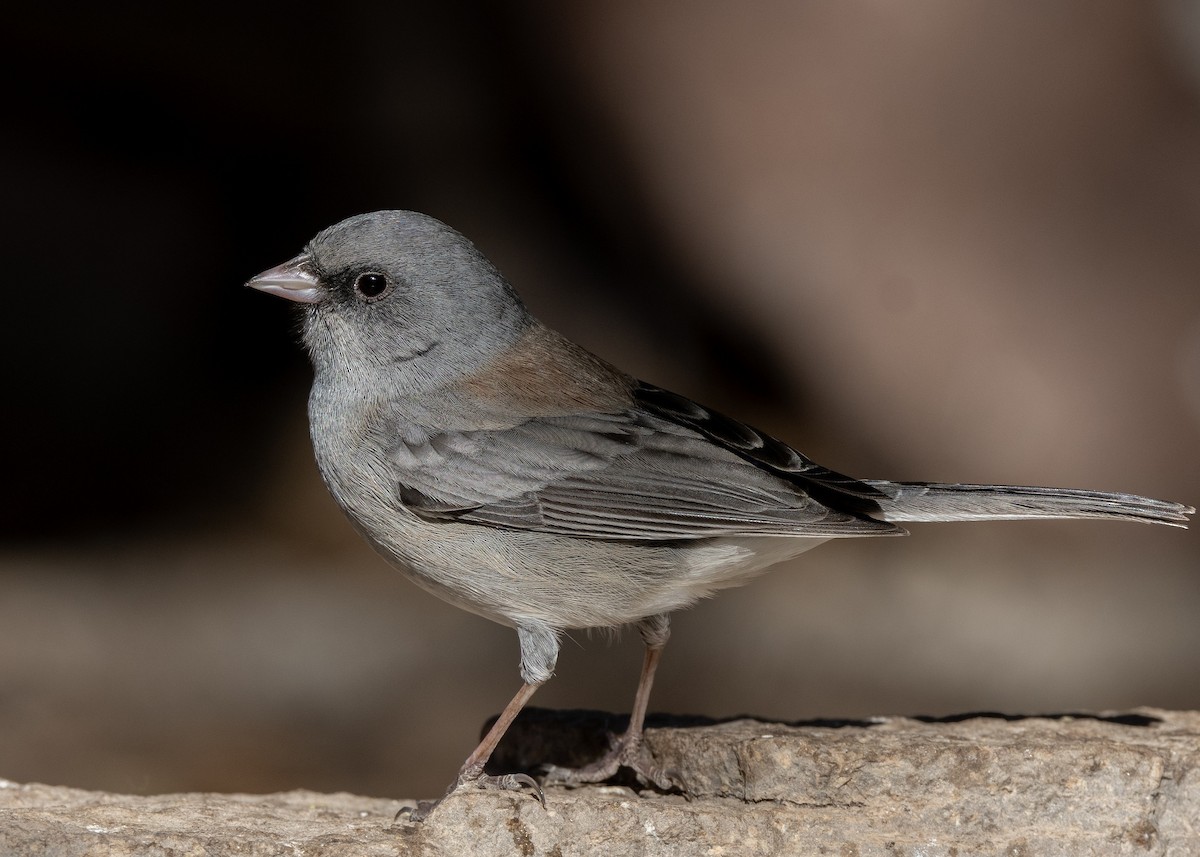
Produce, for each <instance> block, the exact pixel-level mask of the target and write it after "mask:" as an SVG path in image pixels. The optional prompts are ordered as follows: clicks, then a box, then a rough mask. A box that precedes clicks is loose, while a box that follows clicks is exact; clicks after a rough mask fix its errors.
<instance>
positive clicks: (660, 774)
mask: <svg viewBox="0 0 1200 857" xmlns="http://www.w3.org/2000/svg"><path fill="white" fill-rule="evenodd" d="M610 743H611V749H610V750H609V751H608V752H607V753H605V754H604V755H603V756H601V757H600V758H599V759H597V760H596V761H594V762H592V763H591V764H589V765H584V766H583V767H581V768H560V767H559V766H557V765H550V766H549V767H548V768H547V769H546V775H545V777H543V779H542V782H543V784H545V785H548V786H558V785H561V786H577V785H583V784H585V783H602V782H604V781H605V780H609V779H612V778H613V777H614V776H615V775H616V773H617V771H619V770H620V769H621V768H628V769H629V770H630V771H633V773H634V775H635V776H636V777H637V779H638V782H639V783H641V784H642V785H653V786H655V787H656V788H659V789H662V790H663V791H670V790H672V789H674V788H676V787H677V785H678V784H679V782H680V781H681V779H682V777H681V776H680V774H679V772H678V771H676V770H674V769H673V768H663V767H662V766H660V765H659V764H658V763H657V762H655V761H654V758H653V757H652V756H651V755H650V753H649V751H647V750H646V747H645V745H644V744H642V741H641V738H640V736H639V737H637V738H630V737H629V736H621V737H620V738H614V739H613V740H612V741H611V742H610Z"/></svg>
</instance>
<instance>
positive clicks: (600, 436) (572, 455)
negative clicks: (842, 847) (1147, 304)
mask: <svg viewBox="0 0 1200 857" xmlns="http://www.w3.org/2000/svg"><path fill="white" fill-rule="evenodd" d="M246 285H247V286H249V287H251V288H253V289H257V290H258V291H260V292H264V293H267V294H270V295H274V296H278V297H281V298H285V299H287V300H289V301H292V302H294V303H295V304H297V305H298V306H299V307H300V308H301V310H300V315H301V321H302V323H301V331H302V332H301V338H302V341H303V344H304V346H305V348H306V350H307V352H308V354H309V357H310V359H311V362H312V366H313V383H312V388H311V392H310V395H309V400H308V418H309V427H310V434H311V439H312V446H313V452H314V456H315V459H316V463H317V466H318V469H319V470H320V473H321V476H322V478H323V480H324V483H325V485H326V486H327V487H328V490H329V492H330V493H331V494H332V496H333V498H334V500H335V501H336V502H337V504H338V505H339V506H340V507H341V509H342V510H343V511H344V512H345V514H346V515H347V517H348V518H349V520H350V522H351V523H352V524H353V526H354V527H355V528H356V529H357V530H358V531H359V532H360V533H361V534H362V535H363V536H364V537H365V538H366V540H367V541H368V542H369V543H370V544H371V545H372V546H373V547H374V548H375V549H376V550H377V551H378V552H379V553H380V554H382V555H383V557H385V558H386V559H387V560H389V561H390V562H391V563H393V564H394V565H396V566H397V567H398V568H400V569H401V570H402V571H403V572H404V573H405V574H406V575H407V576H408V577H409V578H410V579H411V580H413V581H414V582H415V583H416V584H417V585H418V586H420V587H422V588H424V589H426V590H428V591H429V592H431V593H433V594H434V595H437V596H439V597H441V598H443V599H445V600H446V601H448V602H450V603H452V604H455V605H457V606H458V607H461V608H464V609H466V610H469V611H471V612H473V613H476V614H478V615H480V616H484V617H486V618H488V619H491V620H494V621H496V622H499V623H501V624H504V625H507V626H509V627H512V628H514V629H515V630H516V632H517V637H518V641H519V644H520V668H519V671H520V676H521V680H522V682H521V686H520V689H519V690H518V691H517V693H516V694H515V695H514V697H513V698H512V700H511V701H510V702H509V703H508V704H507V705H506V706H505V708H504V709H503V711H502V712H501V714H500V716H499V717H498V719H497V720H496V721H495V723H494V725H493V726H492V727H491V728H490V730H489V731H488V732H487V733H486V734H485V735H484V737H483V739H482V741H481V742H480V743H479V745H478V746H477V747H476V749H475V750H474V751H473V752H472V753H471V754H470V755H469V756H468V757H467V759H466V760H465V761H464V762H463V764H462V766H461V768H460V769H459V771H458V774H457V775H456V777H455V778H454V779H453V781H452V782H451V784H450V786H449V788H448V789H447V790H446V793H445V794H444V795H443V796H442V797H440V798H438V799H436V800H428V801H421V802H419V803H418V804H417V805H416V806H413V807H406V808H405V809H404V810H401V813H398V817H399V815H401V814H406V815H407V816H408V820H409V821H413V822H419V821H422V820H424V819H425V818H427V817H428V816H429V814H430V813H432V812H433V811H434V810H435V809H436V808H437V807H438V806H440V805H441V804H442V802H443V801H444V800H445V799H446V798H447V797H449V796H450V795H452V794H454V793H456V792H459V791H463V790H469V789H501V790H518V791H529V792H531V793H532V795H533V796H534V797H535V798H537V799H538V800H539V801H541V803H542V805H543V806H545V793H544V791H543V787H542V786H543V785H544V784H564V785H574V784H582V783H595V782H602V781H605V780H607V779H610V778H611V777H613V776H614V775H615V774H616V773H617V772H618V770H620V769H621V768H627V769H629V770H631V771H632V772H633V774H634V775H635V776H637V778H638V779H639V781H641V782H642V783H644V784H647V785H649V784H653V785H654V786H657V787H659V788H662V789H670V788H671V787H672V786H673V785H674V782H675V780H676V776H675V772H672V771H668V770H664V769H663V768H661V767H660V766H658V765H657V764H656V763H655V761H654V760H653V758H651V756H650V754H649V753H648V751H647V750H646V748H645V746H644V744H643V740H642V735H643V726H644V722H645V715H646V708H647V705H648V702H649V697H650V691H651V688H652V686H653V683H654V677H655V672H656V670H657V668H658V664H659V660H660V657H661V655H662V652H663V648H664V646H665V645H666V643H667V640H668V638H669V637H670V615H671V614H672V613H673V612H674V611H676V610H680V609H683V608H686V607H688V606H689V605H691V604H693V603H694V602H696V601H697V600H698V599H700V598H704V597H707V596H710V595H712V594H714V593H715V592H717V591H718V590H721V589H724V588H727V587H732V586H737V585H740V584H742V583H745V582H746V581H747V580H749V579H750V578H752V577H754V576H755V575H758V574H760V573H762V572H764V571H765V570H767V569H768V568H769V567H770V566H773V565H775V564H777V563H779V562H782V561H784V560H787V559H791V558H793V557H795V556H797V555H799V554H801V553H803V552H804V551H807V550H809V549H811V548H813V547H816V546H817V545H819V544H822V543H823V542H825V541H828V540H830V539H839V538H856V537H875V536H900V535H905V534H906V530H904V529H903V528H902V526H901V524H904V523H907V522H916V521H978V520H1001V519H1027V518H1112V519H1122V520H1128V521H1139V522H1143V523H1150V524H1165V525H1170V526H1177V527H1186V525H1187V523H1188V519H1189V516H1190V515H1193V514H1194V513H1195V509H1194V508H1193V507H1191V506H1185V505H1183V504H1180V503H1172V502H1167V501H1163V500H1155V499H1150V498H1146V497H1140V496H1135V495H1132V494H1119V493H1104V492H1097V491H1087V490H1076V489H1063V488H1037V487H1024V486H1002V485H969V484H941V483H933V482H892V481H886V480H880V479H856V478H852V477H849V476H845V475H842V474H840V473H838V472H836V471H833V470H830V469H828V468H826V467H823V466H821V465H820V464H817V463H816V462H814V461H812V460H811V459H809V458H807V457H806V456H804V455H803V454H801V453H800V452H798V451H797V450H795V449H793V448H792V447H791V446H789V445H788V444H786V443H784V442H783V441H781V440H778V439H776V438H774V437H772V436H771V435H769V434H767V433H766V432H763V431H760V430H759V429H756V428H753V427H751V426H749V425H747V424H745V423H743V422H740V421H738V420H736V419H733V418H730V417H727V416H725V415H723V414H721V413H719V412H718V411H716V410H713V409H712V408H709V407H706V406H704V405H701V404H699V403H697V402H695V401H693V400H691V399H689V398H687V397H685V396H682V395H679V394H677V393H673V392H671V391H669V390H665V389H662V388H660V387H657V386H654V385H653V384H649V383H646V382H643V381H639V380H637V379H636V378H634V377H632V376H631V375H629V374H627V373H625V372H624V371H622V370H621V369H618V368H617V367H615V366H614V365H612V364H611V363H609V362H607V361H606V360H604V359H601V358H600V357H598V356H596V355H594V354H592V353H591V352H589V351H587V350H585V349H584V348H582V347H581V346H579V345H577V344H575V343H574V342H572V341H571V340H569V339H567V338H566V337H564V336H563V335H561V334H559V333H557V332H556V331H554V330H552V329H551V328H549V327H547V326H546V325H544V324H542V323H541V322H540V321H538V320H537V319H536V318H535V317H534V316H533V315H532V314H531V313H530V312H529V310H528V309H527V308H526V307H525V304H524V303H523V302H522V300H521V298H520V297H519V296H518V294H517V292H516V291H515V290H514V289H513V287H512V286H511V285H510V284H509V283H508V281H507V280H506V279H505V278H504V276H503V275H502V274H501V273H500V272H499V271H498V270H497V269H496V267H495V266H494V265H492V263H491V262H489V261H488V259H487V258H486V257H485V256H484V255H483V254H482V253H481V252H480V251H479V250H478V249H477V248H476V247H475V245H474V244H472V243H471V242H470V241H469V240H468V239H467V238H466V237H464V236H463V235H461V234H460V233H459V232H457V231H455V230H454V229H453V228H451V227H450V226H447V225H446V224H444V223H442V222H441V221H439V220H437V219H435V218H433V217H430V216H428V215H425V214H421V213H418V212H413V211H400V210H393V211H376V212H371V213H367V214H361V215H357V216H354V217H350V218H348V219H346V220H343V221H341V222H340V223H337V224H335V225H333V226H331V227H329V228H327V229H325V230H324V231H322V232H320V233H318V234H317V235H316V237H314V238H313V239H312V240H311V241H310V242H309V243H308V244H307V245H305V247H304V249H303V251H302V252H301V253H300V254H299V255H297V256H295V257H294V258H292V259H289V260H288V261H286V262H284V263H282V264H281V265H278V266H276V267H274V268H271V269H269V270H267V271H264V272H263V273H261V274H259V275H257V276H255V277H253V278H252V279H250V280H249V281H248V282H247V283H246ZM630 625H632V626H633V627H635V628H636V629H637V631H638V632H639V633H640V635H641V637H642V640H643V642H644V644H645V649H644V656H643V663H642V669H641V676H640V679H639V682H638V687H637V692H636V694H635V697H634V703H633V708H632V712H631V714H630V718H629V723H628V727H627V728H626V729H625V731H624V733H623V734H621V735H620V736H612V737H611V741H610V743H611V747H610V750H609V751H608V752H607V753H606V754H604V755H603V756H602V757H601V758H600V759H598V760H596V761H595V762H593V763H591V764H589V765H586V766H583V767H581V768H577V769H564V768H557V767H550V768H549V769H548V770H547V771H546V774H545V777H544V779H543V782H542V783H539V782H538V781H536V780H534V779H533V778H532V777H530V776H529V775H528V774H525V773H510V774H500V775H491V774H488V773H486V772H485V765H486V764H487V763H488V760H489V758H490V757H491V755H492V752H493V751H494V750H495V748H496V746H497V744H498V743H499V741H500V739H501V738H502V737H503V735H504V733H505V731H506V730H507V729H508V727H509V726H510V725H511V723H512V722H513V720H514V719H515V718H516V716H517V714H518V713H519V712H520V711H521V709H522V708H523V707H524V706H525V704H526V703H527V702H528V701H529V699H530V698H531V697H532V696H533V694H534V692H535V691H536V690H537V689H538V688H539V687H540V686H541V685H542V684H544V683H545V682H546V681H547V680H548V679H549V678H550V677H551V675H552V674H553V672H554V668H555V664H556V661H557V657H558V652H559V641H560V637H561V635H562V634H564V633H565V632H567V631H570V630H572V629H584V628H619V627H623V626H630Z"/></svg>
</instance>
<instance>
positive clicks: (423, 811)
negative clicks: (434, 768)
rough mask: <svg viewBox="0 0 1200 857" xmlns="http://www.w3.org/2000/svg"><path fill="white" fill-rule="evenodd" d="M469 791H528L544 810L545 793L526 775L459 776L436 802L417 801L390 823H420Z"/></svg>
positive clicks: (535, 781) (403, 808) (403, 809)
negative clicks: (443, 805)
mask: <svg viewBox="0 0 1200 857" xmlns="http://www.w3.org/2000/svg"><path fill="white" fill-rule="evenodd" d="M470 789H495V790H498V791H522V790H525V789H528V790H529V791H531V792H532V793H533V796H534V797H535V798H537V800H538V803H540V804H541V805H542V809H545V808H546V793H545V792H544V791H542V787H541V786H540V785H538V782H537V780H535V779H534V778H533V777H531V776H529V775H528V774H500V775H498V776H489V775H486V774H482V773H479V774H474V775H461V774H460V775H459V777H458V779H456V780H455V781H454V782H453V783H452V784H451V786H450V788H449V789H447V790H446V793H445V794H444V795H442V796H441V797H440V798H438V799H437V800H423V801H419V802H418V803H417V805H416V806H402V807H400V811H399V812H397V813H396V815H395V817H394V818H393V819H392V821H399V820H400V819H401V817H404V818H405V820H407V821H410V822H422V821H424V820H425V819H427V818H429V816H430V814H431V813H432V812H433V811H434V810H435V809H437V808H438V807H439V806H441V804H442V801H444V800H445V799H446V798H448V797H450V795H452V794H456V793H458V792H461V791H468V790H470Z"/></svg>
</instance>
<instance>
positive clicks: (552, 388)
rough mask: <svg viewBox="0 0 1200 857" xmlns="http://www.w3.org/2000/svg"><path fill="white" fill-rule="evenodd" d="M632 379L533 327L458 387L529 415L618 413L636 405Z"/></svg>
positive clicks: (537, 325)
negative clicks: (586, 412)
mask: <svg viewBox="0 0 1200 857" xmlns="http://www.w3.org/2000/svg"><path fill="white" fill-rule="evenodd" d="M634 383H635V382H634V380H633V378H631V377H629V376H628V375H626V374H625V373H624V372H622V371H621V370H619V369H617V368H616V367H615V366H612V365H610V364H609V363H606V362H605V361H603V360H601V359H600V358H599V357H597V356H596V355H594V354H592V353H591V352H590V351H585V350H584V349H583V348H580V347H579V346H578V345H576V344H575V343H573V342H571V341H570V340H568V339H566V338H565V337H563V336H561V335H560V334H558V333H555V332H554V331H553V330H550V329H549V328H547V327H544V326H542V325H541V324H534V326H533V327H531V328H530V329H529V330H528V331H527V332H526V333H525V335H524V336H522V337H521V339H519V340H518V341H517V343H516V344H515V345H514V346H513V347H512V348H510V349H509V350H508V351H506V352H505V353H504V354H503V355H501V356H500V357H499V358H497V359H496V360H494V361H492V364H491V365H490V366H489V367H488V368H487V369H486V370H484V371H482V372H477V373H475V374H474V375H471V376H469V377H467V378H465V379H463V380H462V381H460V382H459V383H458V385H457V386H458V387H459V388H461V389H462V390H463V391H464V392H467V393H470V394H471V395H473V396H477V397H479V398H481V399H484V400H487V401H493V402H498V401H504V402H506V403H508V404H510V405H512V406H513V407H515V408H516V409H518V410H519V411H520V412H521V413H523V414H527V415H530V416H544V415H549V414H562V413H572V412H577V411H581V410H586V411H599V412H609V413H612V412H616V411H622V410H625V409H626V408H628V407H629V406H630V405H631V404H632V401H633V397H632V390H633V386H634Z"/></svg>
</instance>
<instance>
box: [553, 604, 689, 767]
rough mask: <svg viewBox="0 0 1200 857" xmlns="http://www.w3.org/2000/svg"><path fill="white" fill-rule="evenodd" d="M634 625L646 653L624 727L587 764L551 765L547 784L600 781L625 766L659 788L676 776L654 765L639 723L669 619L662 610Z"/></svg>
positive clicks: (647, 698) (643, 717) (644, 710)
mask: <svg viewBox="0 0 1200 857" xmlns="http://www.w3.org/2000/svg"><path fill="white" fill-rule="evenodd" d="M637 628H638V631H639V632H640V633H641V635H642V640H643V641H645V643H646V656H645V658H644V659H643V660H642V675H641V678H640V679H639V680H638V689H637V695H636V696H635V697H634V699H633V711H632V712H630V714H629V726H628V728H626V730H625V732H624V734H622V735H620V736H619V737H618V736H613V737H612V739H611V747H610V749H609V751H608V752H607V753H605V754H604V755H603V756H602V757H600V758H599V759H597V760H596V761H595V762H592V763H591V764H590V765H585V766H584V767H582V768H560V767H557V766H552V767H551V768H550V769H549V771H547V773H546V778H545V782H546V783H547V784H561V785H574V784H577V783H600V782H604V781H605V780H607V779H609V778H611V777H612V776H613V775H614V774H616V773H617V771H618V770H620V769H621V768H629V769H630V770H632V771H633V772H634V773H635V774H636V775H637V777H638V779H639V780H640V781H642V782H644V783H653V784H654V785H656V786H658V787H659V788H660V789H669V788H671V787H672V786H673V785H674V784H675V781H676V780H677V779H678V776H677V775H676V774H675V773H674V772H672V771H667V770H664V769H663V768H661V767H660V766H659V765H658V764H656V763H655V761H654V760H653V759H652V758H651V757H650V754H649V753H648V752H647V751H646V748H645V747H644V746H643V745H642V726H643V725H644V723H645V721H646V707H647V706H648V705H649V703H650V688H651V687H653V686H654V671H655V670H656V669H657V668H658V660H659V658H660V657H662V650H663V647H665V646H666V644H667V639H668V638H669V637H670V636H671V620H670V617H669V616H668V615H667V614H666V613H662V614H659V615H657V616H651V617H649V618H647V619H643V620H642V621H640V622H638V625H637Z"/></svg>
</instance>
